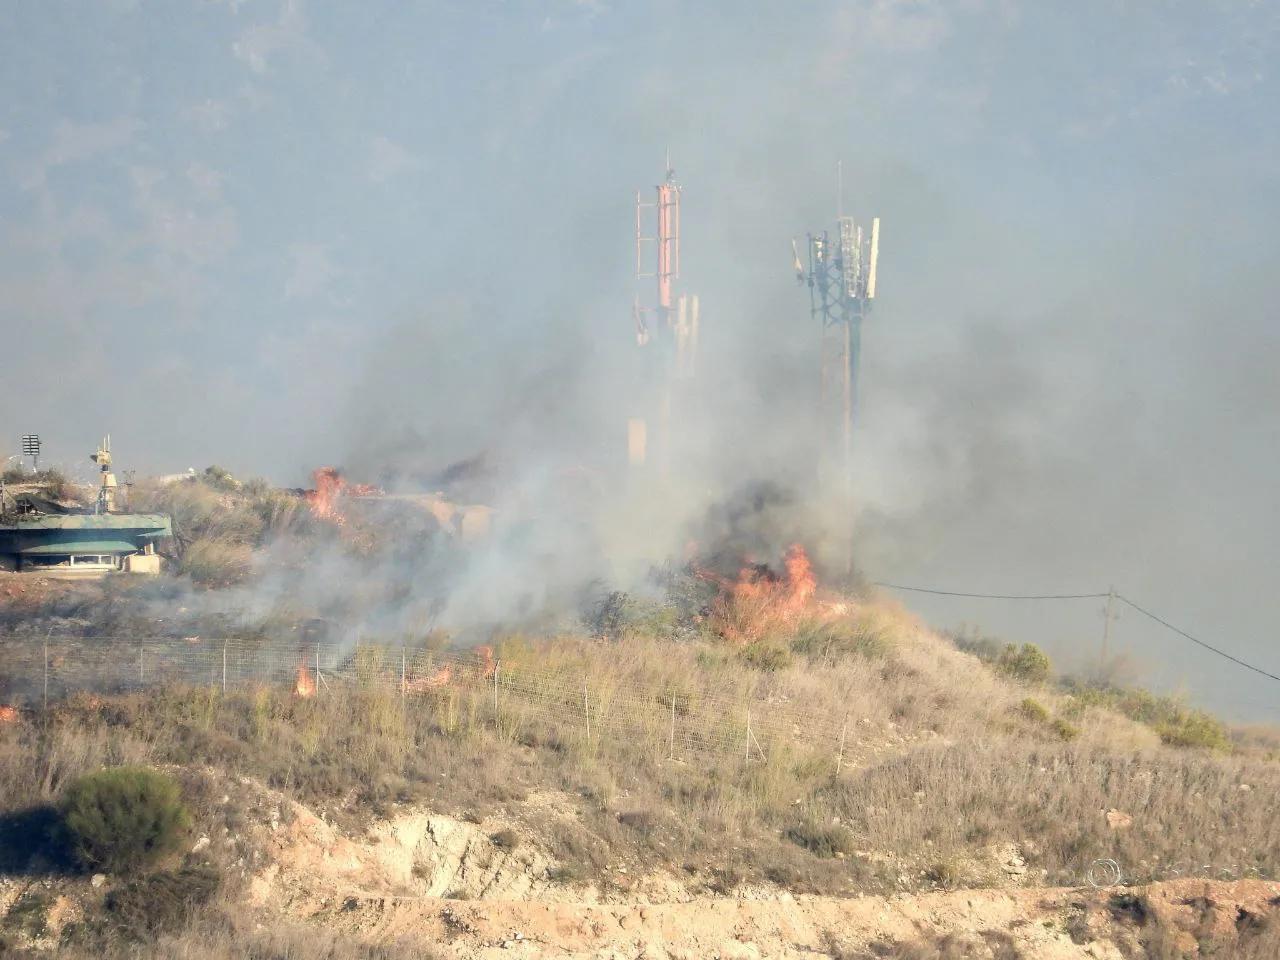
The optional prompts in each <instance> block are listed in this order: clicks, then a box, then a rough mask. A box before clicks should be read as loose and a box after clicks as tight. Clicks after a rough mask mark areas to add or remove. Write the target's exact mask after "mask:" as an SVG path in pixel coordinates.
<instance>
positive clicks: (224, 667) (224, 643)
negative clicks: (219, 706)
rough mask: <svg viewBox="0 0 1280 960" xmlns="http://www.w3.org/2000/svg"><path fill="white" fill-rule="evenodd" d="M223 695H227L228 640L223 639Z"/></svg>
mask: <svg viewBox="0 0 1280 960" xmlns="http://www.w3.org/2000/svg"><path fill="white" fill-rule="evenodd" d="M222 695H223V696H224V697H225V696H226V695H227V641H226V638H225V637H224V638H223V640H222Z"/></svg>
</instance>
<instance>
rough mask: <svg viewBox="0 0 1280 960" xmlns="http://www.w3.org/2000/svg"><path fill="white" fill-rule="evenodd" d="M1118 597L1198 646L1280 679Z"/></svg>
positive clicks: (1266, 675) (1279, 678)
mask: <svg viewBox="0 0 1280 960" xmlns="http://www.w3.org/2000/svg"><path fill="white" fill-rule="evenodd" d="M1116 599H1117V600H1121V601H1123V602H1125V603H1127V604H1128V605H1129V606H1131V607H1133V609H1135V610H1137V611H1138V612H1139V613H1140V614H1142V615H1143V616H1146V617H1150V618H1151V619H1152V620H1154V621H1155V622H1156V623H1158V624H1160V625H1161V626H1164V627H1168V628H1169V629H1170V630H1172V631H1173V632H1174V633H1176V634H1177V635H1178V636H1180V637H1185V638H1186V639H1188V640H1190V641H1191V642H1192V643H1194V644H1197V645H1198V646H1201V647H1204V648H1205V649H1206V650H1209V651H1210V652H1212V653H1216V654H1217V655H1218V656H1220V657H1226V659H1228V660H1230V661H1231V662H1232V663H1238V664H1239V665H1240V666H1242V667H1244V668H1245V669H1246V670H1252V671H1253V672H1254V673H1260V674H1262V675H1263V676H1264V677H1268V678H1270V679H1272V680H1280V677H1278V676H1276V675H1275V674H1274V673H1268V672H1267V671H1266V670H1263V669H1262V668H1261V667H1255V666H1254V665H1253V664H1252V663H1246V662H1245V661H1243V660H1241V659H1240V658H1239V657H1234V656H1232V655H1231V654H1229V653H1227V651H1225V650H1219V649H1218V648H1217V647H1215V646H1213V645H1212V644H1209V643H1205V642H1204V641H1203V640H1200V639H1198V638H1196V637H1193V636H1192V635H1191V634H1189V633H1187V631H1185V630H1182V629H1180V628H1178V627H1175V626H1174V625H1173V624H1172V623H1170V622H1169V621H1168V620H1164V619H1162V618H1160V617H1157V616H1156V615H1155V614H1154V613H1152V612H1151V611H1150V610H1144V609H1143V608H1142V607H1140V606H1138V605H1137V604H1136V603H1134V602H1133V601H1132V600H1130V599H1129V598H1128V597H1126V596H1124V595H1122V594H1116Z"/></svg>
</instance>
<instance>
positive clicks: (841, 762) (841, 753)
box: [836, 719, 849, 777]
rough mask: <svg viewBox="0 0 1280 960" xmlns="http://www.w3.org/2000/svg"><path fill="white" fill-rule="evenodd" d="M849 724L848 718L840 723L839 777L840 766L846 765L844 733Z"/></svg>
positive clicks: (837, 755) (837, 768)
mask: <svg viewBox="0 0 1280 960" xmlns="http://www.w3.org/2000/svg"><path fill="white" fill-rule="evenodd" d="M848 726H849V721H848V720H847V719H846V720H845V721H844V722H843V723H842V724H840V751H839V753H837V754H836V776H837V777H838V776H840V768H841V767H842V766H844V735H845V731H846V729H847V728H848Z"/></svg>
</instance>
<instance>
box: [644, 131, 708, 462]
mask: <svg viewBox="0 0 1280 960" xmlns="http://www.w3.org/2000/svg"><path fill="white" fill-rule="evenodd" d="M654 189H655V192H656V196H655V197H654V199H653V200H652V201H646V200H645V199H644V195H643V194H642V193H641V192H640V191H639V190H637V191H636V232H635V242H636V267H635V278H636V298H635V305H634V306H633V308H632V320H633V322H634V324H635V335H636V344H637V345H638V346H639V347H640V348H642V349H643V350H644V351H645V352H646V354H647V356H646V357H645V363H644V370H645V381H646V382H645V385H644V387H643V388H642V390H641V398H642V399H641V406H642V409H641V410H640V411H638V412H637V415H636V416H633V417H631V418H630V419H629V420H628V421H627V457H628V460H629V461H630V463H631V464H632V465H633V466H643V465H645V464H646V463H647V462H649V460H650V456H649V448H650V446H652V447H653V448H654V453H655V455H656V457H655V458H656V460H657V462H658V464H659V468H660V470H661V471H662V473H663V474H666V473H667V471H668V470H669V468H670V457H671V414H672V409H671V408H672V405H673V404H674V403H675V402H676V400H677V398H676V396H675V394H676V392H677V384H678V383H679V382H682V381H688V380H690V379H692V377H693V374H694V368H695V364H696V360H697V350H698V297H697V294H686V293H681V292H679V290H678V287H679V283H678V281H679V280H680V197H681V193H682V192H683V188H682V187H681V186H680V185H679V184H678V183H677V182H676V172H675V170H673V169H672V167H671V154H670V152H668V154H667V164H666V177H665V179H664V180H663V182H662V183H660V184H658V185H657V186H656V187H655V188H654ZM650 421H653V430H652V434H653V435H652V438H651V437H650ZM651 439H652V443H651V442H650V440H651Z"/></svg>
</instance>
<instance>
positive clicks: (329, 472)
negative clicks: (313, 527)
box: [303, 467, 383, 526]
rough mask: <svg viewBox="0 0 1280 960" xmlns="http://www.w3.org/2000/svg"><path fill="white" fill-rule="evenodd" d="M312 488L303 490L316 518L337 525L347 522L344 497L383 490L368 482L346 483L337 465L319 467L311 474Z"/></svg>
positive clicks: (375, 494)
mask: <svg viewBox="0 0 1280 960" xmlns="http://www.w3.org/2000/svg"><path fill="white" fill-rule="evenodd" d="M311 482H312V483H313V484H314V485H315V486H314V487H313V488H312V489H310V490H306V491H304V492H303V497H304V498H305V499H306V501H307V503H308V505H310V507H311V514H312V516H314V517H315V518H316V519H317V520H328V521H330V522H332V523H336V524H338V525H340V526H341V525H342V524H345V523H346V522H347V515H346V513H345V512H344V510H343V505H342V500H343V499H344V498H346V497H373V496H381V495H382V494H383V491H382V490H381V489H380V488H378V487H375V486H374V485H373V484H369V483H348V482H347V480H346V478H345V477H343V476H342V474H341V472H339V470H338V468H337V467H319V468H317V469H316V470H314V471H313V472H312V474H311Z"/></svg>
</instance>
